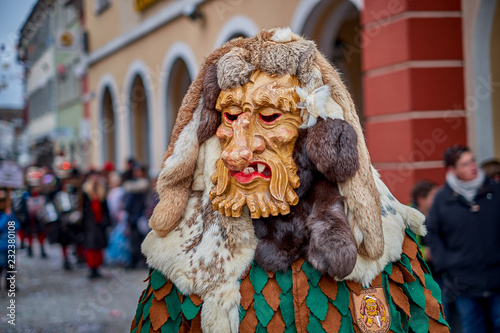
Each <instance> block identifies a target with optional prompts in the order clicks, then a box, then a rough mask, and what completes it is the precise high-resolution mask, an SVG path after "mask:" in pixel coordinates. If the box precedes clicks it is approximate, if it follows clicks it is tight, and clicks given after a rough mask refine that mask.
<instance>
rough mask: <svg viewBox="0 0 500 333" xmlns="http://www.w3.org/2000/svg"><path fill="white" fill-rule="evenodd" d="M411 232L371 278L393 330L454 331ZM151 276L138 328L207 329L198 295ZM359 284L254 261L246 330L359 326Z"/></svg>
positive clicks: (243, 309) (246, 289) (301, 266)
mask: <svg viewBox="0 0 500 333" xmlns="http://www.w3.org/2000/svg"><path fill="white" fill-rule="evenodd" d="M406 234H407V236H406V238H405V243H404V245H403V248H404V250H405V251H404V253H403V254H402V256H401V259H400V260H399V261H397V262H395V263H389V264H388V265H387V266H386V267H385V269H384V271H383V272H382V273H381V274H380V275H379V276H378V277H376V278H375V279H374V280H373V282H372V285H371V286H372V287H376V286H382V287H383V289H384V292H385V295H386V297H387V304H388V306H389V313H390V319H391V325H390V332H397V333H403V332H412V331H413V332H416V333H421V332H422V333H423V332H429V331H431V332H448V330H449V328H448V326H447V323H446V321H445V319H444V318H443V312H442V305H441V301H440V300H441V290H440V289H439V286H438V285H437V283H436V282H435V281H434V280H433V278H432V276H431V274H430V272H429V268H428V267H427V264H426V263H425V261H424V260H423V258H422V253H421V252H420V250H419V249H418V247H417V245H416V241H415V240H416V239H415V234H414V233H413V232H411V231H410V230H407V231H406ZM146 281H147V282H148V284H147V287H146V289H145V290H144V292H143V294H142V295H141V297H140V299H139V305H138V307H137V312H136V315H135V318H134V320H133V322H132V329H131V332H132V333H139V332H162V333H165V332H201V327H200V324H201V321H200V310H201V307H202V305H203V304H202V301H201V300H200V298H199V297H197V296H196V295H191V296H190V297H186V296H184V295H182V294H181V293H180V292H179V290H178V289H177V288H176V287H175V285H173V284H172V282H170V281H168V280H167V279H166V278H165V276H163V274H161V273H160V272H158V271H157V270H154V269H150V274H149V276H148V278H147V279H146ZM297 289H298V290H297ZM360 290H362V287H361V285H359V284H358V283H354V282H351V281H341V282H336V281H334V280H333V279H331V278H329V277H327V276H324V275H321V273H319V272H318V271H317V270H316V269H314V268H313V267H312V266H311V265H310V264H309V263H308V262H307V261H304V260H299V261H297V262H295V263H294V264H293V267H292V268H290V269H289V270H287V271H286V272H276V273H275V274H268V273H267V272H266V271H264V270H263V269H262V268H260V267H259V266H258V265H257V264H256V263H255V261H254V262H253V264H252V267H251V268H250V270H249V272H248V273H247V274H246V275H245V276H244V277H243V278H242V282H241V293H242V301H241V306H240V332H273V333H275V332H328V333H329V332H346V333H347V332H353V331H356V332H359V328H358V327H357V326H356V323H355V321H353V318H354V314H353V312H354V311H355V309H353V301H352V298H351V295H352V294H353V293H354V294H356V293H359V291H360ZM298 322H299V324H298ZM399 323H401V324H399Z"/></svg>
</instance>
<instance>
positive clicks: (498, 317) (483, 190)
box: [427, 146, 500, 333]
mask: <svg viewBox="0 0 500 333" xmlns="http://www.w3.org/2000/svg"><path fill="white" fill-rule="evenodd" d="M444 162H445V165H446V169H447V173H446V184H445V185H444V187H443V188H442V189H440V190H439V192H438V193H437V194H436V197H435V199H434V203H433V205H432V208H431V210H430V212H429V218H428V220H427V227H428V231H429V233H428V235H427V242H428V245H429V246H430V248H431V251H432V258H433V263H434V267H435V269H436V270H437V271H439V272H442V273H443V280H444V286H445V287H444V293H445V294H448V295H453V296H454V297H455V302H456V306H457V309H458V312H459V314H460V317H461V323H462V330H463V332H465V333H469V332H474V333H482V332H486V331H487V330H486V329H487V327H488V326H491V327H493V329H494V331H495V332H500V184H498V183H496V182H494V181H493V180H491V179H489V178H487V177H485V175H484V172H483V171H482V170H481V169H479V168H478V167H477V164H476V161H475V159H474V156H473V155H472V153H471V152H470V150H469V149H468V148H467V147H463V146H452V147H449V148H448V149H446V151H445V153H444Z"/></svg>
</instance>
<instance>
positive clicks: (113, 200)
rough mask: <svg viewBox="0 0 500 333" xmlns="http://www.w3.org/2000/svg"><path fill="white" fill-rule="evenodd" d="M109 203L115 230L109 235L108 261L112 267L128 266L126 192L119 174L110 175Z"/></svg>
mask: <svg viewBox="0 0 500 333" xmlns="http://www.w3.org/2000/svg"><path fill="white" fill-rule="evenodd" d="M109 188H110V191H109V193H108V197H107V202H108V207H109V215H110V217H111V223H112V225H113V230H112V231H111V232H110V233H109V241H108V247H107V249H106V261H107V263H109V264H111V265H120V266H126V265H128V264H129V263H130V242H129V239H128V236H127V221H126V215H127V214H126V213H125V210H124V208H125V204H124V195H125V190H124V189H123V186H121V178H120V175H119V174H118V173H117V172H112V173H110V175H109Z"/></svg>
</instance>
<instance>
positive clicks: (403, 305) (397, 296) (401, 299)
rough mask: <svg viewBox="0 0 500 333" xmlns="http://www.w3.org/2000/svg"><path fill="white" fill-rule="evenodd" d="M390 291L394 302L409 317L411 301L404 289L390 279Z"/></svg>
mask: <svg viewBox="0 0 500 333" xmlns="http://www.w3.org/2000/svg"><path fill="white" fill-rule="evenodd" d="M389 291H390V292H391V297H392V300H393V301H394V303H396V305H397V306H398V307H399V308H400V309H401V310H403V311H404V313H405V314H406V315H407V316H408V318H409V317H411V313H410V301H409V300H408V297H407V296H406V295H405V293H404V292H403V290H402V289H401V288H400V287H399V286H398V285H397V284H396V283H394V282H392V281H389Z"/></svg>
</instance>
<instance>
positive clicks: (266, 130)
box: [210, 70, 302, 218]
mask: <svg viewBox="0 0 500 333" xmlns="http://www.w3.org/2000/svg"><path fill="white" fill-rule="evenodd" d="M297 86H298V80H297V78H296V77H295V76H290V75H284V76H281V77H277V76H274V75H268V74H265V73H263V72H261V71H259V70H257V71H255V72H254V73H253V74H252V75H251V77H250V80H249V82H248V83H246V84H244V85H243V86H239V87H236V88H232V89H228V90H222V91H221V93H220V94H219V97H218V99H217V104H216V109H217V110H218V111H219V112H221V113H222V117H221V119H222V120H221V124H220V126H219V128H218V129H217V137H218V138H219V140H220V142H221V146H222V154H221V158H220V160H219V161H218V162H217V172H216V174H214V175H213V176H212V180H213V182H214V184H215V187H214V188H213V189H212V190H211V192H210V199H211V200H212V204H213V208H214V210H217V211H219V212H220V213H221V214H224V215H226V216H233V217H239V216H240V215H241V210H242V209H243V207H244V206H245V205H247V206H248V208H249V210H250V215H251V217H252V218H260V217H261V216H262V217H268V216H269V215H274V216H276V215H278V214H282V215H286V214H288V213H289V212H290V206H289V205H296V204H297V203H298V201H299V198H298V196H297V194H296V193H295V191H294V189H296V188H298V187H299V185H300V179H299V177H298V176H297V167H296V165H295V163H294V161H293V156H292V155H293V149H294V145H295V141H296V140H297V137H298V132H299V131H298V127H299V126H300V125H301V124H302V118H301V115H300V109H298V108H297V103H298V102H299V96H298V95H297V93H296V92H295V88H296V87H297Z"/></svg>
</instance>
